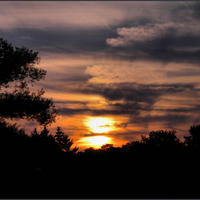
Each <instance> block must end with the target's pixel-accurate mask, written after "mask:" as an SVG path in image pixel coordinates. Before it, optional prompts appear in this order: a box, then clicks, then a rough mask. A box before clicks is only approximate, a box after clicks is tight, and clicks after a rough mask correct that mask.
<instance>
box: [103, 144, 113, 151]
mask: <svg viewBox="0 0 200 200" xmlns="http://www.w3.org/2000/svg"><path fill="white" fill-rule="evenodd" d="M112 148H113V144H103V145H102V146H101V149H102V150H104V151H106V150H108V149H112Z"/></svg>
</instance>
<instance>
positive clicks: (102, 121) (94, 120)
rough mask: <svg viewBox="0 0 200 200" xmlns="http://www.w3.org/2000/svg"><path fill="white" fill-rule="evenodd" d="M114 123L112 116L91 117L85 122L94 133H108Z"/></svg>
mask: <svg viewBox="0 0 200 200" xmlns="http://www.w3.org/2000/svg"><path fill="white" fill-rule="evenodd" d="M113 123H114V122H113V121H112V120H111V119H110V118H103V117H89V118H88V119H87V121H86V123H85V124H86V126H87V127H89V128H90V130H91V131H92V132H93V133H106V132H108V131H111V130H113Z"/></svg>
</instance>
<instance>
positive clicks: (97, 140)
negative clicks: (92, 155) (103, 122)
mask: <svg viewBox="0 0 200 200" xmlns="http://www.w3.org/2000/svg"><path fill="white" fill-rule="evenodd" d="M111 140H112V139H111V138H109V137H106V136H93V137H86V138H82V139H81V140H79V142H80V143H84V145H85V146H88V147H95V148H100V147H101V146H102V145H103V144H106V143H109V142H110V141H111Z"/></svg>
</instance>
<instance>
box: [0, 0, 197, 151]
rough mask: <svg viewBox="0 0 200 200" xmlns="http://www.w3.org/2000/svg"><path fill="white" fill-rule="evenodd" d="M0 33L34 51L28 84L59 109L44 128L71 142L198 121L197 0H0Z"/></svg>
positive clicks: (128, 137) (181, 129)
mask: <svg viewBox="0 0 200 200" xmlns="http://www.w3.org/2000/svg"><path fill="white" fill-rule="evenodd" d="M0 37H2V38H3V39H6V40H7V41H8V42H9V43H12V44H13V46H17V47H22V46H25V47H28V48H29V49H33V50H34V51H38V52H39V57H40V58H41V61H40V64H39V67H40V68H43V69H45V70H47V75H46V78H45V80H42V81H40V82H37V83H35V85H34V87H33V88H34V90H38V89H40V88H44V90H45V97H48V98H53V101H54V103H55V105H56V108H58V109H59V110H60V115H59V117H58V119H57V121H56V123H54V124H52V125H51V126H50V127H49V129H50V130H51V131H52V133H53V132H55V130H56V127H57V126H61V127H62V129H63V131H64V132H65V133H67V134H68V135H69V136H70V137H71V138H72V139H73V140H74V144H75V145H77V146H78V147H79V149H84V148H88V147H90V146H93V147H95V148H97V147H100V146H101V145H102V144H104V143H112V144H114V146H121V145H122V144H125V143H127V142H129V141H134V140H140V139H141V135H148V134H149V132H150V131H153V130H160V129H163V130H166V129H167V130H171V129H175V130H177V137H178V138H179V139H183V136H185V135H188V134H189V132H188V130H189V128H190V126H191V125H193V124H199V123H200V115H199V111H200V101H199V98H200V65H199V64H200V3H199V2H197V1H191V2H187V1H175V2H173V1H170V2H163V1H162V2H159V1H155V2H154V1H147V2H146V1H128V2H124V1H123V2H120V1H116V2H105V1H103V2H99V1H96V2H94V1H85V2H84V1H83V2H71V1H70V2H63V1H60V2H0ZM19 124H20V125H21V126H22V128H25V129H30V130H29V131H31V130H33V128H34V127H36V126H37V123H35V122H27V121H19Z"/></svg>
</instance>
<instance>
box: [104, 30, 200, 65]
mask: <svg viewBox="0 0 200 200" xmlns="http://www.w3.org/2000/svg"><path fill="white" fill-rule="evenodd" d="M107 52H108V53H109V54H110V55H111V56H113V57H116V58H119V59H129V60H150V61H163V62H173V61H175V62H189V63H199V62H200V36H190V35H187V36H178V37H177V36H174V35H173V32H172V33H171V34H167V35H165V36H162V37H157V38H155V39H153V40H152V41H134V42H132V43H131V45H129V46H119V47H112V48H111V49H109V50H108V51H107Z"/></svg>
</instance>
